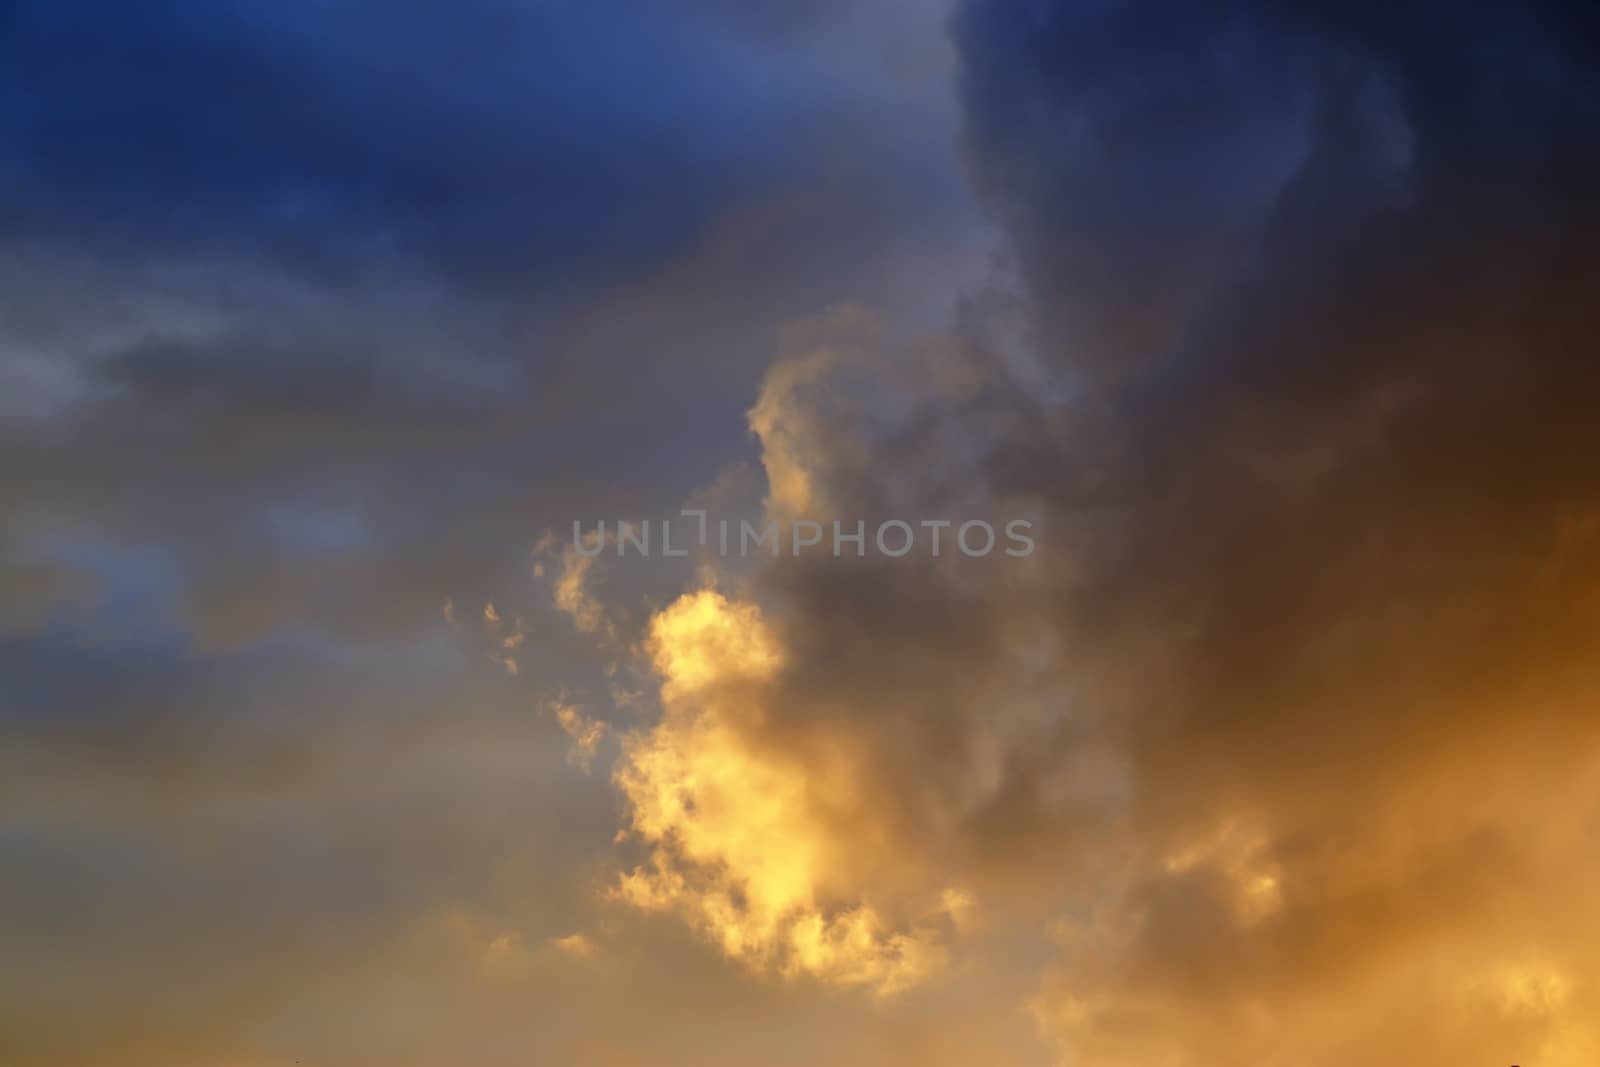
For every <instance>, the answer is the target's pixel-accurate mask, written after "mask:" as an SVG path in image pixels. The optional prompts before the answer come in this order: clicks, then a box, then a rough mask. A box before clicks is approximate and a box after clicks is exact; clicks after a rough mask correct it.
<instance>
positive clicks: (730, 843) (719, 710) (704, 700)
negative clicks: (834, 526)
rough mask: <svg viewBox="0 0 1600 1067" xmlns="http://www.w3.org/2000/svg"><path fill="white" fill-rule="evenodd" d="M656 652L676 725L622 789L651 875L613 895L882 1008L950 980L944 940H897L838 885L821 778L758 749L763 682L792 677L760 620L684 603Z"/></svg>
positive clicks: (630, 880) (634, 747)
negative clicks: (872, 999) (868, 994)
mask: <svg viewBox="0 0 1600 1067" xmlns="http://www.w3.org/2000/svg"><path fill="white" fill-rule="evenodd" d="M648 649H649V652H650V656H651V659H652V662H653V663H654V665H655V669H656V670H657V672H658V673H659V675H660V677H661V696H662V706H663V709H664V710H663V717H662V720H661V721H660V722H659V723H658V724H657V725H656V726H655V727H654V728H653V729H651V730H649V731H646V732H644V733H641V734H637V735H635V736H633V737H631V738H629V739H628V741H627V743H626V746H625V751H624V757H623V761H622V764H621V766H620V767H619V769H618V771H617V775H616V780H617V783H618V785H619V786H620V787H621V789H622V791H623V794H624V795H625V797H626V798H627V801H628V805H629V810H630V817H631V830H632V832H633V833H634V834H635V835H636V836H637V837H638V838H639V839H641V840H642V841H644V842H646V843H647V844H649V845H650V846H651V849H652V852H651V860H650V863H649V864H648V865H645V866H640V867H638V868H635V869H634V870H633V871H631V872H630V873H628V874H627V875H625V876H624V877H623V878H622V879H621V881H620V882H619V884H618V885H617V887H616V890H615V895H616V896H617V897H618V898H619V899H621V900H624V901H626V902H628V903H629V904H631V905H633V906H635V907H639V908H644V909H650V910H658V911H670V912H673V913H676V914H678V915H680V916H681V917H683V918H684V919H685V920H686V921H688V922H689V923H690V924H691V925H693V926H694V927H696V928H697V929H699V930H700V931H702V932H703V933H704V934H706V935H707V936H709V937H710V938H712V939H713V940H714V941H715V942H716V943H717V944H718V945H719V946H720V948H721V949H722V951H723V952H724V953H725V954H726V955H727V956H729V957H730V958H732V959H736V960H739V961H741V962H742V963H744V964H746V965H748V966H750V967H751V968H752V969H754V970H758V971H774V972H777V973H781V974H784V975H787V976H801V975H805V976H811V977H813V978H817V979H821V980H823V981H826V982H829V983H834V984H839V985H847V986H862V987H866V988H869V989H871V990H873V991H874V992H876V993H878V994H889V993H894V992H897V991H899V990H902V989H905V988H907V987H909V986H912V985H915V984H916V983H918V982H920V981H922V980H923V979H924V978H926V977H927V976H928V975H930V974H932V973H934V972H935V971H937V970H938V969H939V968H940V967H941V966H942V964H943V962H944V958H945V949H944V948H943V946H942V944H941V938H940V935H939V933H938V932H937V931H936V930H934V929H933V928H931V927H928V926H915V927H912V928H908V929H896V928H895V927H894V926H893V925H891V923H890V921H889V920H888V919H887V918H886V917H885V916H884V915H883V914H882V913H881V912H880V911H879V909H878V908H877V907H875V906H874V905H873V904H872V903H870V902H868V901H867V900H865V899H861V898H859V897H857V898H854V899H852V898H851V897H850V896H849V894H848V892H847V890H848V888H849V887H844V886H840V885H838V884H836V879H835V878H833V877H831V876H830V875H831V872H834V871H836V870H837V869H838V868H839V867H840V866H841V859H842V857H841V854H840V843H839V842H838V841H837V838H836V832H835V829H834V826H833V824H831V823H829V822H828V821H826V820H824V819H823V818H822V817H821V816H820V814H819V812H818V803H817V799H818V798H817V796H816V791H815V790H816V786H815V783H814V782H813V780H812V776H811V775H810V773H809V772H808V768H807V767H805V766H804V765H802V763H800V762H799V761H798V760H796V759H793V758H788V757H786V756H785V754H784V753H782V752H779V751H774V750H772V748H771V747H769V746H767V745H764V744H762V743H761V741H760V739H759V735H758V733H757V728H758V727H759V726H760V725H761V723H762V719H763V709H762V706H761V696H762V693H763V686H762V683H764V682H767V681H769V680H770V679H771V678H772V677H773V676H774V674H775V673H776V672H778V671H779V670H781V668H782V666H783V663H784V654H783V650H782V647H781V644H780V641H779V639H778V637H777V635H776V633H775V632H774V630H773V628H772V627H771V626H770V625H769V624H768V622H767V621H766V619H765V618H764V617H763V616H762V613H761V611H760V609H759V608H758V607H757V606H756V605H754V604H751V603H744V602H740V601H736V600H730V599H729V598H727V597H726V596H724V595H722V594H721V593H719V592H717V591H715V590H713V589H702V590H700V591H698V592H694V593H690V594H687V595H685V596H683V597H680V598H679V599H678V600H677V601H675V602H674V603H673V604H671V605H670V606H668V607H667V608H666V609H665V610H663V611H662V612H660V613H659V614H658V615H657V616H656V617H655V618H654V619H653V620H652V622H651V626H650V634H649V639H648ZM949 899H951V900H953V901H955V902H956V903H958V904H962V903H964V898H959V897H951V898H949Z"/></svg>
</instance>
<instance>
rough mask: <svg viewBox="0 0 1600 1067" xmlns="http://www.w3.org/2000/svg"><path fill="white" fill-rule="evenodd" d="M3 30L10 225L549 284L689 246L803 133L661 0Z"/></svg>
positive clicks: (752, 59)
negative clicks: (393, 261)
mask: <svg viewBox="0 0 1600 1067" xmlns="http://www.w3.org/2000/svg"><path fill="white" fill-rule="evenodd" d="M5 26H6V28H5V32H4V34H3V36H0V99H3V100H4V106H3V111H0V115H3V125H0V131H3V133H0V191H3V202H4V204H5V208H4V211H5V214H6V219H5V221H6V223H7V228H8V229H10V230H12V231H13V232H16V231H20V232H23V233H32V234H60V233H62V232H70V233H71V234H72V235H73V237H74V238H75V239H77V240H90V241H95V242H97V243H99V242H123V243H127V244H130V245H136V246H145V245H147V244H149V243H154V244H155V245H157V246H160V245H163V244H168V243H176V244H181V245H184V246H187V247H191V248H192V247H193V246H194V245H196V244H212V245H227V244H247V245H250V246H254V247H258V248H265V249H268V250H270V251H273V252H276V253H279V254H284V255H292V256H299V257H303V258H308V259H310V260H312V261H313V262H332V263H338V262H340V259H341V257H342V256H348V255H352V254H356V253H358V252H359V251H361V250H363V249H365V250H372V249H395V250H397V251H399V252H400V253H408V252H409V253H415V254H420V255H422V256H424V257H426V258H427V259H428V260H429V261H430V262H431V263H434V264H436V265H437V266H439V267H440V268H441V269H443V270H444V271H445V272H447V273H451V274H461V275H467V276H471V277H474V278H478V279H483V278H501V277H505V276H508V275H514V276H519V277H524V278H526V277H530V276H531V277H534V278H537V279H538V280H539V281H540V282H541V283H542V284H543V285H545V286H547V287H549V286H561V285H563V284H574V283H581V282H584V281H593V280H595V279H596V278H598V277H602V276H610V275H614V274H615V273H616V272H617V271H618V269H619V268H624V267H627V266H629V265H635V264H637V263H638V262H639V261H640V259H641V258H642V257H647V256H648V255H650V254H652V253H656V254H659V253H660V252H661V251H662V250H663V249H665V248H667V247H669V246H671V245H673V243H674V242H680V241H682V240H684V239H685V238H686V237H687V236H688V235H690V234H691V233H693V232H694V231H695V229H696V228H697V227H698V226H700V225H702V224H703V223H704V222H705V220H706V219H707V218H708V217H709V216H710V215H711V214H712V213H713V212H716V211H721V210H726V209H727V207H728V206H729V203H730V202H731V201H736V200H737V199H738V198H739V197H740V196H742V195H747V194H750V193H751V192H752V190H753V189H754V188H755V187H756V186H758V185H761V184H764V183H766V184H770V183H772V182H774V181H776V180H780V179H781V176H782V174H783V172H784V170H785V168H788V167H792V166H793V165H794V163H795V160H796V156H797V153H799V152H801V151H803V150H804V149H805V147H806V145H807V141H808V136H809V135H811V134H814V133H815V130H814V129H813V128H811V125H810V124H811V119H812V118H814V117H815V114H816V107H815V103H816V102H815V101H814V100H808V99H807V98H806V97H805V95H804V93H802V92H797V91H796V90H795V88H794V87H793V86H791V85H786V84H785V81H786V80H785V78H784V77H783V76H782V72H781V71H780V70H778V69H776V66H775V65H774V66H769V65H768V64H766V63H765V62H763V60H762V58H761V57H760V55H759V54H753V53H751V52H750V51H749V50H747V49H743V48H742V47H741V46H740V45H739V42H738V41H736V40H734V39H732V38H730V37H728V36H726V35H724V34H721V33H719V32H718V31H717V29H716V26H715V25H714V24H712V23H709V22H705V21H697V20H694V19H684V18H675V17H674V16H673V12H672V11H671V9H670V7H668V6H666V5H660V4H648V3H637V4H634V3H630V4H617V5H571V4H553V3H535V4H517V5H511V4H503V3H493V2H488V0H471V2H468V3H461V4H452V5H449V6H444V7H441V6H438V5H424V4H418V3H399V4H380V3H359V4H348V5H326V4H314V3H287V4H266V3H231V4H213V3H200V2H180V3H174V4H164V5H160V6H158V7H146V6H138V7H130V6H128V5H125V4H116V3H110V2H104V0H69V2H66V3H46V2H36V3H21V4H13V5H9V7H8V9H7V13H6V24H5ZM808 116H809V117H808Z"/></svg>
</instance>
